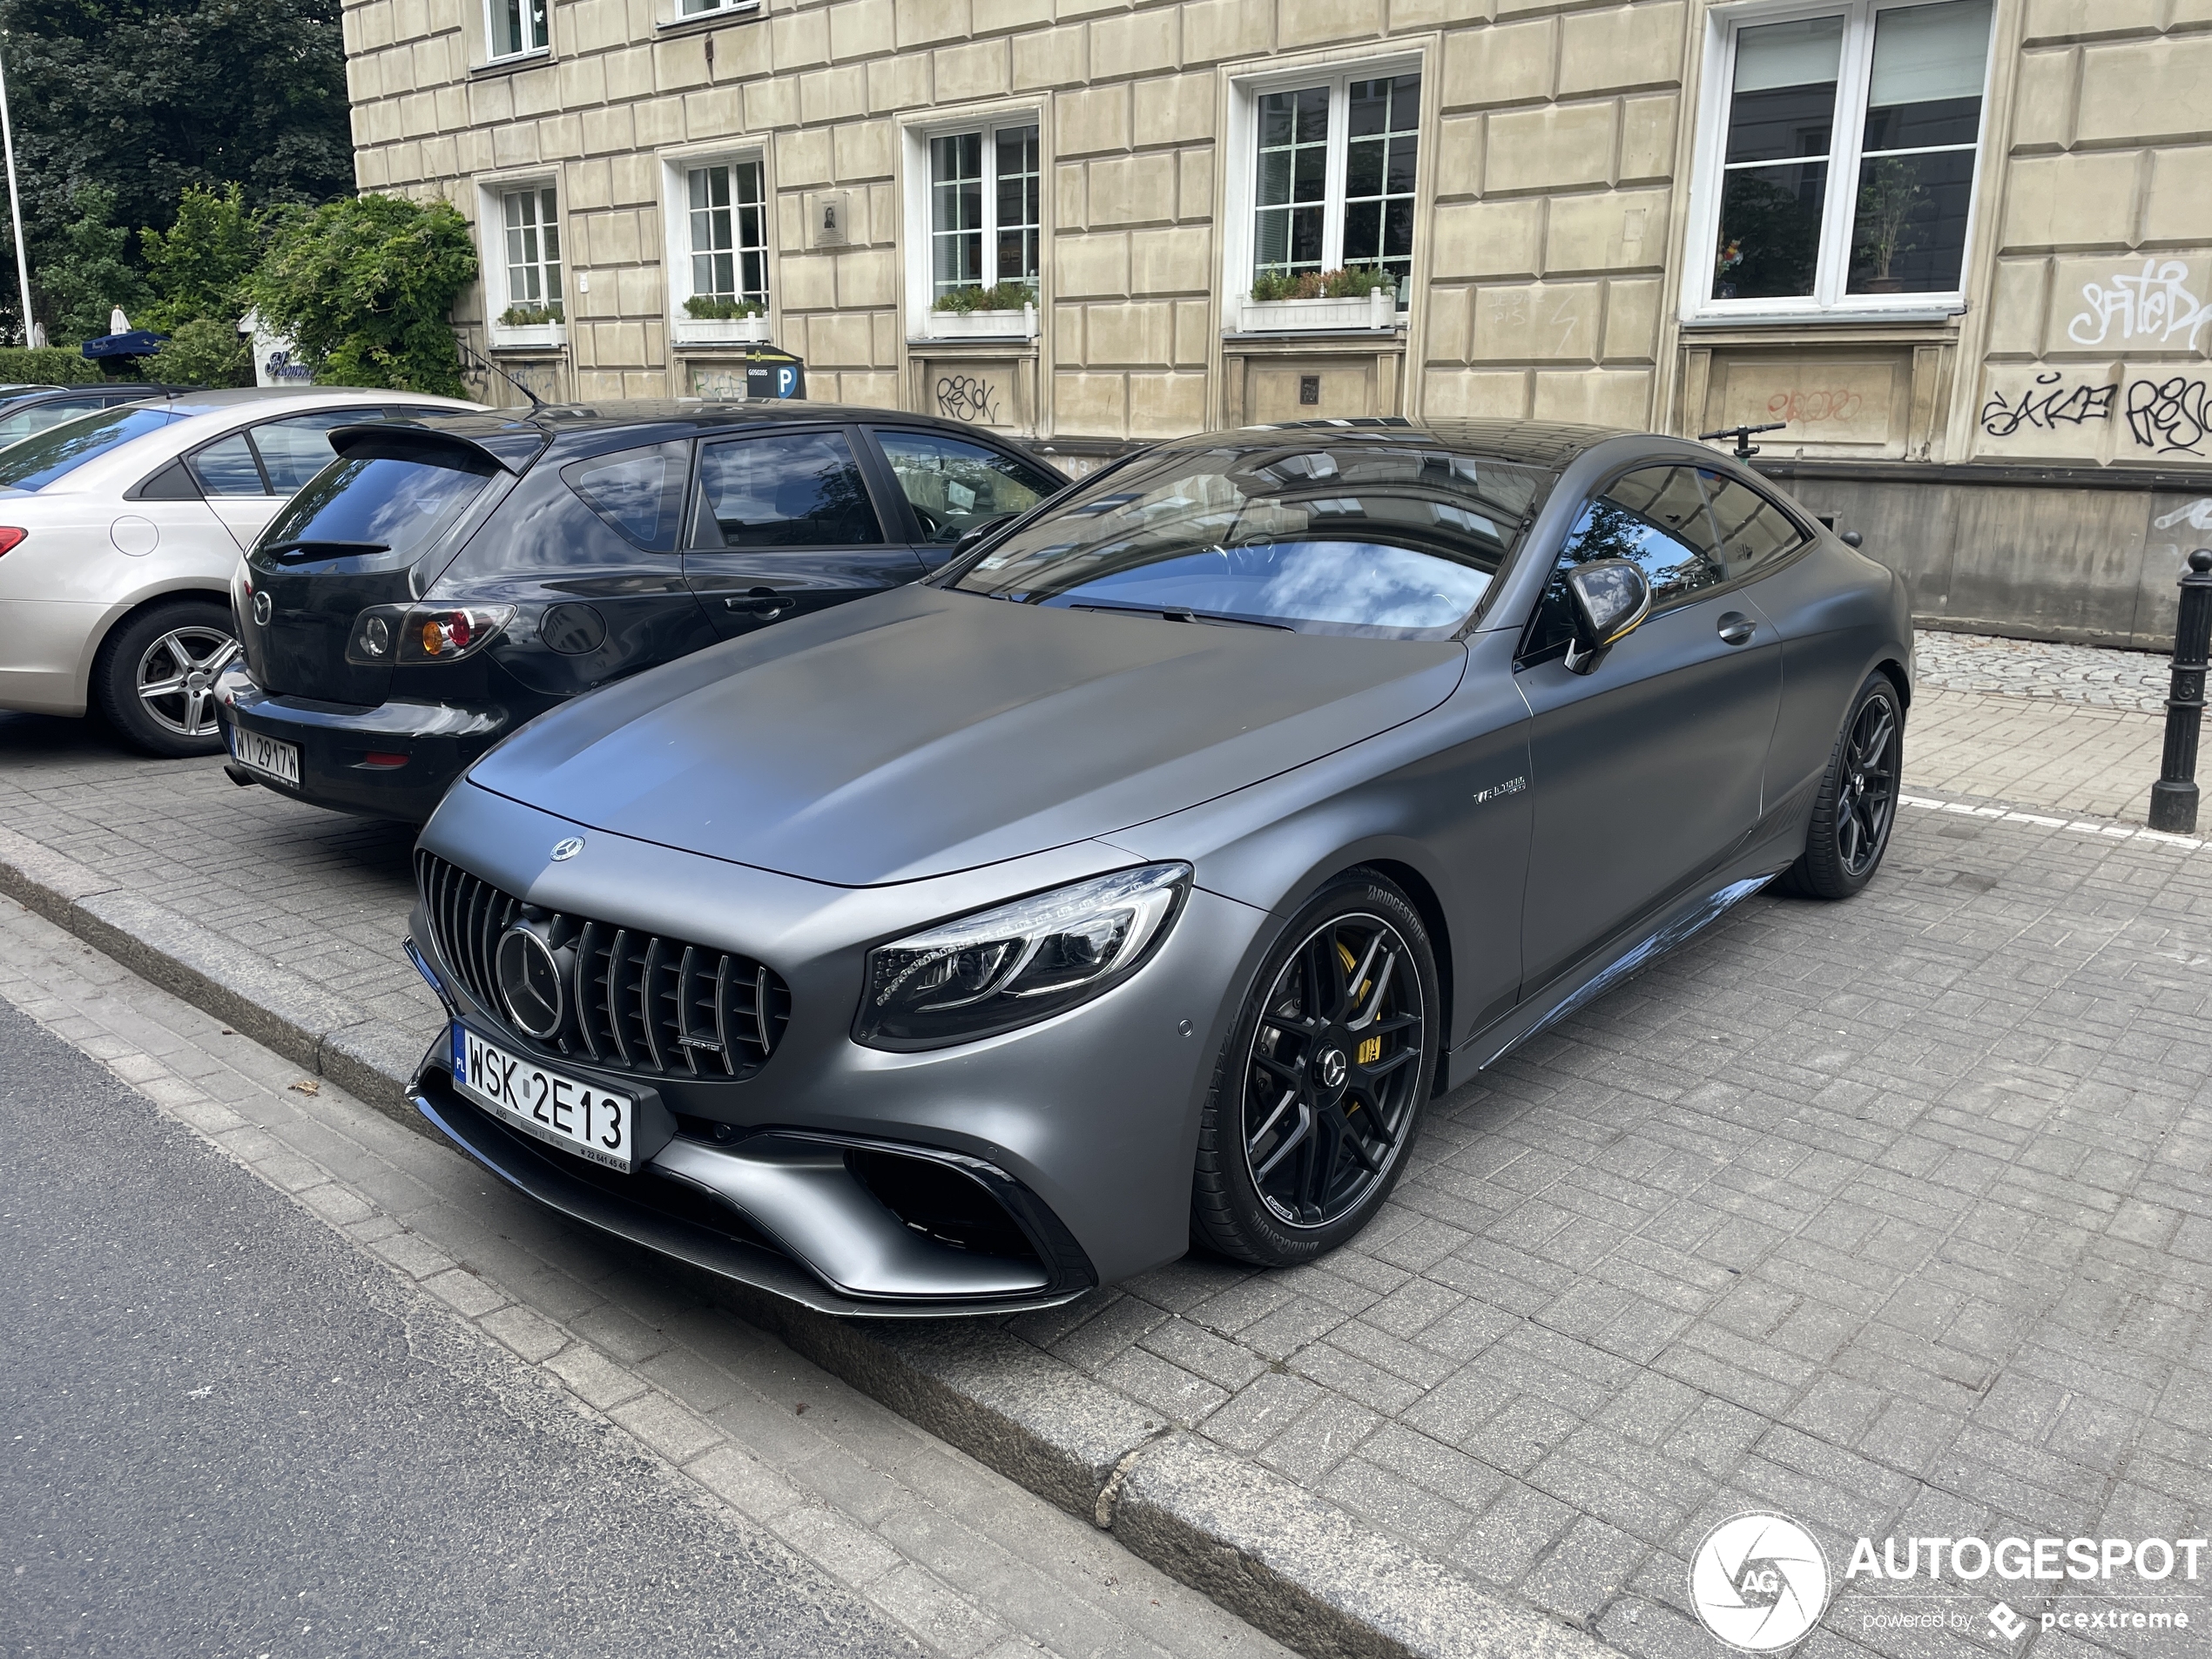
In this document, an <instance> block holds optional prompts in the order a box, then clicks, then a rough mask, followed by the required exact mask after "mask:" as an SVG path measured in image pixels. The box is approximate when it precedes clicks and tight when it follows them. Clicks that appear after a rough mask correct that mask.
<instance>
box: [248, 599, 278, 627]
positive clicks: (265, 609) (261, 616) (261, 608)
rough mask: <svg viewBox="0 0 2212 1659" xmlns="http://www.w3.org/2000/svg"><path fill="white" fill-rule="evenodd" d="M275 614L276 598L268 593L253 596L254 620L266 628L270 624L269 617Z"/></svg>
mask: <svg viewBox="0 0 2212 1659" xmlns="http://www.w3.org/2000/svg"><path fill="white" fill-rule="evenodd" d="M275 614H276V601H275V600H273V599H272V598H270V597H269V596H268V595H267V594H266V593H257V594H255V595H254V596H253V620H254V621H255V622H257V623H259V624H260V625H261V626H262V627H264V628H266V627H267V626H268V625H269V618H270V617H273V616H274V615H275Z"/></svg>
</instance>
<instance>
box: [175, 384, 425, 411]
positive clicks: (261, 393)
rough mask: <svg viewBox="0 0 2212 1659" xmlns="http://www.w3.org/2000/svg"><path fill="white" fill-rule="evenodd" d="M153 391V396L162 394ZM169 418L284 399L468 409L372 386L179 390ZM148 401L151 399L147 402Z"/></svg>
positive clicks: (252, 405) (276, 401)
mask: <svg viewBox="0 0 2212 1659" xmlns="http://www.w3.org/2000/svg"><path fill="white" fill-rule="evenodd" d="M163 389H164V388H156V389H155V391H154V393H153V394H152V395H153V396H159V395H162V391H163ZM167 398H168V407H169V412H170V413H171V414H172V415H182V416H190V415H225V414H228V413H230V412H232V411H233V410H236V409H242V408H244V409H258V408H259V407H260V405H262V404H266V403H281V402H284V401H287V400H297V401H301V402H307V401H319V400H323V399H335V400H337V401H338V402H339V403H340V404H341V405H342V404H343V403H345V402H347V401H354V400H358V401H363V402H370V403H422V404H437V405H439V406H441V407H443V408H450V409H452V410H453V411H454V412H455V413H456V414H459V413H461V412H462V411H463V410H466V409H467V408H469V404H468V403H467V401H464V400H462V399H461V398H454V397H441V396H438V395H435V394H433V393H429V392H399V391H389V390H385V389H381V388H377V387H374V386H236V387H225V388H219V389H218V390H214V391H206V392H195V391H179V392H170V393H168V394H167ZM149 401H151V399H149Z"/></svg>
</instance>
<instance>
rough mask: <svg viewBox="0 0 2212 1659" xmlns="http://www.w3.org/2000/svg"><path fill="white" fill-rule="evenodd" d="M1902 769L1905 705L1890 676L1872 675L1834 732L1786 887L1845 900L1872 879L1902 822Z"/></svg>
mask: <svg viewBox="0 0 2212 1659" xmlns="http://www.w3.org/2000/svg"><path fill="white" fill-rule="evenodd" d="M1904 770H1905V705H1904V704H1903V702H1902V701H1901V700H1900V699H1899V698H1898V691H1897V686H1896V685H1895V683H1894V682H1892V680H1891V678H1890V677H1889V676H1888V675H1886V674H1884V673H1881V672H1879V671H1876V672H1875V673H1873V674H1872V675H1870V676H1869V677H1868V678H1867V681H1866V684H1865V685H1862V686H1860V687H1859V688H1858V696H1857V697H1855V698H1852V699H1851V712H1850V714H1849V715H1847V716H1846V717H1845V718H1844V729H1843V730H1842V731H1841V732H1838V734H1837V737H1836V747H1835V750H1834V752H1832V753H1831V755H1830V756H1829V757H1828V770H1827V771H1826V772H1823V773H1822V774H1821V779H1820V793H1819V794H1818V795H1817V796H1816V797H1815V798H1814V800H1813V804H1812V822H1811V826H1808V828H1807V829H1806V831H1805V850H1804V853H1801V854H1799V855H1798V859H1797V862H1796V863H1795V864H1793V865H1791V867H1789V869H1788V870H1786V871H1785V872H1784V873H1783V877H1782V881H1781V884H1780V885H1781V887H1782V888H1783V890H1784V892H1788V893H1795V894H1799V895H1801V896H1802V897H1804V898H1807V899H1848V898H1850V897H1851V896H1852V895H1853V894H1856V893H1858V891H1859V889H1861V888H1862V887H1865V885H1866V884H1867V883H1868V882H1869V881H1871V880H1873V879H1874V872H1875V871H1877V870H1878V869H1879V868H1881V867H1882V855H1883V853H1886V852H1887V851H1888V850H1889V845H1890V831H1891V830H1892V828H1893V827H1894V826H1896V823H1897V794H1898V779H1900V778H1901V777H1902V776H1903V773H1904Z"/></svg>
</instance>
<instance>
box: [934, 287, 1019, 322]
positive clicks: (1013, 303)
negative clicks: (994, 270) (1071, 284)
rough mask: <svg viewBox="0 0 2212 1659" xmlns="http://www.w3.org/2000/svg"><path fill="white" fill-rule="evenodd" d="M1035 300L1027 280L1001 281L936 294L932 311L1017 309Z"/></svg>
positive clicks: (966, 311)
mask: <svg viewBox="0 0 2212 1659" xmlns="http://www.w3.org/2000/svg"><path fill="white" fill-rule="evenodd" d="M1036 302H1037V291H1036V288H1035V285H1034V284H1031V283H1028V282H1001V283H998V284H996V285H995V286H994V287H988V288H983V287H966V288H954V289H953V290H951V291H950V292H949V293H941V294H939V295H938V296H937V300H936V303H935V304H934V305H932V306H931V307H929V308H930V309H931V310H932V311H951V312H956V313H959V314H961V315H965V314H968V312H971V311H1019V310H1021V309H1022V307H1023V306H1025V305H1035V303H1036Z"/></svg>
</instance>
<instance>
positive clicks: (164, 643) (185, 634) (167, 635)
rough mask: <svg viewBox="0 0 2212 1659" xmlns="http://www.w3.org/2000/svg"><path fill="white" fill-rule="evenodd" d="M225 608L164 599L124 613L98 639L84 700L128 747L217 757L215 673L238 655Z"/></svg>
mask: <svg viewBox="0 0 2212 1659" xmlns="http://www.w3.org/2000/svg"><path fill="white" fill-rule="evenodd" d="M237 655H238V641H237V639H236V637H234V635H233V623H232V621H231V608H230V607H229V606H228V605H226V604H218V603H217V602H216V601H214V600H212V599H170V600H166V601H164V602H163V603H162V604H157V605H153V606H151V607H149V608H148V609H146V610H142V611H140V612H139V613H138V615H137V616H135V617H132V618H131V619H130V620H129V621H127V622H125V624H123V625H122V626H121V627H119V628H118V629H117V630H116V631H114V632H113V633H111V634H110V635H109V636H108V637H107V638H106V639H105V641H103V642H102V643H101V645H100V651H99V655H98V657H97V658H94V659H93V662H92V687H91V690H92V701H93V704H94V705H95V706H96V707H98V710H99V711H100V712H101V714H103V715H104V716H105V717H106V719H107V723H108V724H109V725H111V726H112V727H114V728H115V730H116V731H117V732H118V733H120V734H121V735H122V737H123V738H124V739H125V741H126V742H128V743H129V744H130V745H132V747H133V748H137V749H143V750H144V751H145V752H146V753H148V754H153V755H164V756H169V757H179V756H184V755H212V754H219V753H221V752H222V748H223V737H222V733H221V732H220V731H219V729H218V728H217V726H216V725H215V698H214V695H213V689H212V688H213V686H214V683H215V677H216V676H217V675H218V674H219V673H220V672H222V671H223V668H224V665H225V664H227V663H228V662H229V661H230V660H231V658H233V657H235V656H237Z"/></svg>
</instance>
